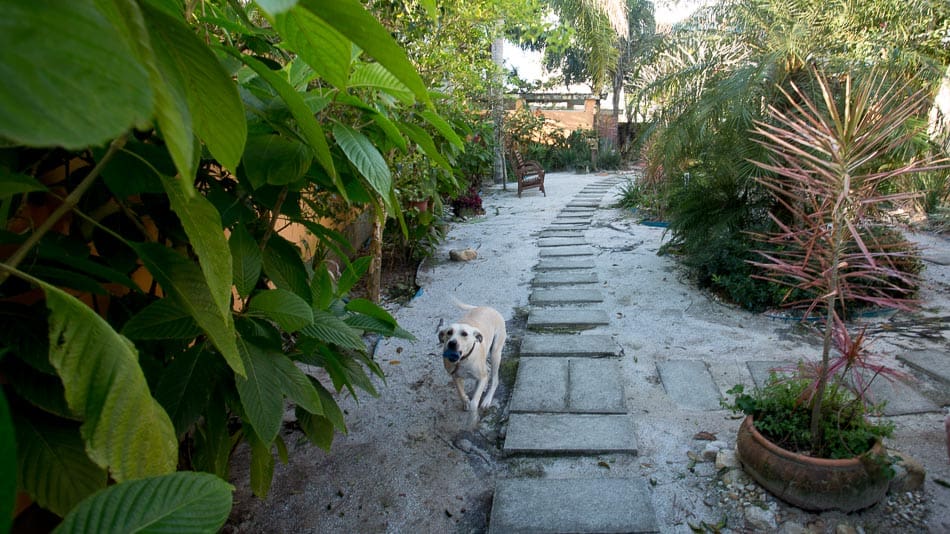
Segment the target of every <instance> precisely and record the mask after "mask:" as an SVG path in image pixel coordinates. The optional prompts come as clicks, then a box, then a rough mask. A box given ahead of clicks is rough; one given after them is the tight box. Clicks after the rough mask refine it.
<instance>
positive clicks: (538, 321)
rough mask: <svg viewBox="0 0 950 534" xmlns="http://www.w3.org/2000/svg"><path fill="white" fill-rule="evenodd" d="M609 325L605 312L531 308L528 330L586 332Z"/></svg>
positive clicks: (578, 309)
mask: <svg viewBox="0 0 950 534" xmlns="http://www.w3.org/2000/svg"><path fill="white" fill-rule="evenodd" d="M608 324H610V319H609V318H608V317H607V312H605V311H604V310H595V309H588V308H533V309H532V310H531V312H529V313H528V329H529V330H587V329H590V328H596V327H598V326H606V325H608Z"/></svg>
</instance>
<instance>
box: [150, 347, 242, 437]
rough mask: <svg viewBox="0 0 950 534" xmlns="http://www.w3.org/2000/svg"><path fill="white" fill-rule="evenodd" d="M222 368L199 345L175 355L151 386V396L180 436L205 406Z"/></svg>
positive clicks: (214, 355) (222, 370) (220, 363)
mask: <svg viewBox="0 0 950 534" xmlns="http://www.w3.org/2000/svg"><path fill="white" fill-rule="evenodd" d="M225 371H226V368H225V367H224V363H223V362H222V361H221V359H220V358H219V357H218V356H217V355H216V354H211V353H209V352H208V351H206V350H204V348H203V344H202V345H198V346H195V347H191V348H189V349H188V350H186V351H184V352H181V353H179V354H177V355H175V358H174V359H173V360H172V362H171V364H169V365H168V367H167V368H165V371H164V372H163V373H162V378H161V379H160V380H159V381H158V387H156V388H155V399H156V400H158V402H160V403H161V405H162V406H164V407H165V411H166V412H168V416H169V417H170V418H171V420H172V424H173V425H174V426H175V432H176V433H177V434H178V435H179V436H181V435H182V434H183V433H184V432H185V431H187V430H188V428H189V427H190V426H191V425H192V424H193V423H195V421H197V420H198V418H199V417H200V416H201V415H202V414H203V413H204V412H205V409H206V408H207V407H208V401H209V399H210V398H211V392H212V391H213V386H214V383H215V381H216V380H217V378H218V377H219V376H223V373H224V372H225Z"/></svg>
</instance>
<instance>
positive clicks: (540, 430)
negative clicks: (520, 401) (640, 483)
mask: <svg viewBox="0 0 950 534" xmlns="http://www.w3.org/2000/svg"><path fill="white" fill-rule="evenodd" d="M504 451H505V452H506V453H508V454H518V453H534V454H607V453H628V454H637V439H636V425H635V424H634V419H633V416H631V415H600V414H598V415H589V414H560V413H557V414H535V413H513V414H511V416H510V417H509V418H508V433H507V434H506V436H505V447H504Z"/></svg>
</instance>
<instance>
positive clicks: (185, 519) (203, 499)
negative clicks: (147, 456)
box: [55, 471, 234, 534]
mask: <svg viewBox="0 0 950 534" xmlns="http://www.w3.org/2000/svg"><path fill="white" fill-rule="evenodd" d="M233 491H234V487H233V486H231V485H230V484H228V483H227V482H225V481H223V480H221V479H220V478H218V477H216V476H214V475H210V474H207V473H195V472H189V471H182V472H178V473H172V474H169V475H165V476H158V477H152V478H146V479H143V480H136V481H133V482H125V483H123V484H117V485H115V486H111V487H109V488H108V489H106V490H103V491H101V492H99V493H97V494H96V495H94V496H93V497H90V498H89V499H87V500H85V501H83V502H82V503H81V504H80V505H79V506H78V507H76V509H75V510H73V511H72V512H71V513H70V514H69V515H68V516H66V518H65V520H64V521H63V523H62V524H61V525H60V526H59V527H57V528H56V530H55V532H56V533H57V534H65V533H70V532H75V533H77V534H78V533H85V532H209V533H213V532H218V530H220V528H221V527H222V526H224V522H225V521H227V519H228V515H229V514H230V513H231V493H232V492H233Z"/></svg>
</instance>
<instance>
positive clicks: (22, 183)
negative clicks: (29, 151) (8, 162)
mask: <svg viewBox="0 0 950 534" xmlns="http://www.w3.org/2000/svg"><path fill="white" fill-rule="evenodd" d="M33 191H46V186H45V185H43V184H41V183H40V182H39V181H38V180H37V179H36V178H33V177H32V176H27V175H25V174H20V173H18V172H10V169H8V168H6V167H0V200H2V199H4V198H10V197H12V196H14V195H21V194H23V193H32V192H33Z"/></svg>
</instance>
